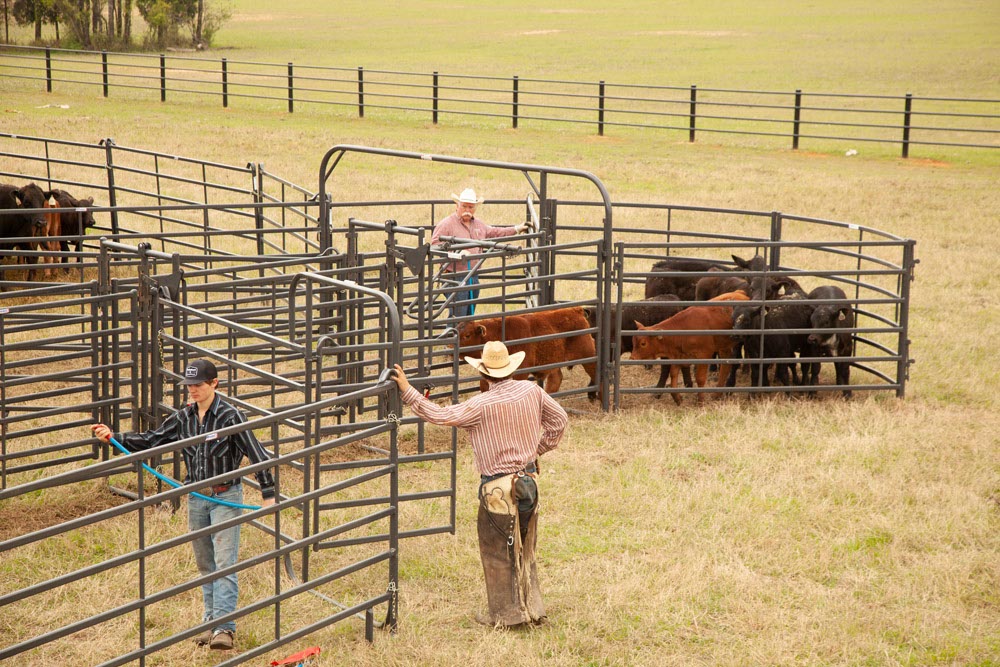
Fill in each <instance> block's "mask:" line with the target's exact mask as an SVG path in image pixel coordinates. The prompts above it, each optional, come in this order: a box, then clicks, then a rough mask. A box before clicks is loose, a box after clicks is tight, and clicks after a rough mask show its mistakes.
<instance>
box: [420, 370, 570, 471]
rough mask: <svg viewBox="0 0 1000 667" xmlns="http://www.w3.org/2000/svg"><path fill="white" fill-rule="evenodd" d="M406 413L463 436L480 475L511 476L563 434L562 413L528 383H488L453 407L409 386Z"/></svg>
mask: <svg viewBox="0 0 1000 667" xmlns="http://www.w3.org/2000/svg"><path fill="white" fill-rule="evenodd" d="M402 398H403V402H405V403H406V404H407V405H408V406H410V409H411V410H413V412H414V413H416V414H417V415H418V416H419V417H421V418H423V419H424V420H426V421H429V422H431V423H432V424H441V425H444V426H457V427H459V428H463V429H466V430H467V431H469V437H470V439H471V440H472V453H473V457H474V459H475V463H476V468H477V469H478V470H479V474H481V475H498V474H501V473H508V472H511V473H512V472H517V471H518V470H523V469H524V466H526V465H527V464H528V463H531V462H532V461H534V460H535V459H537V458H538V457H539V456H541V455H542V454H544V453H545V452H547V451H549V450H552V449H555V448H556V445H558V444H559V441H560V440H561V439H562V436H563V431H564V430H565V429H566V422H567V421H568V419H567V417H566V411H565V410H563V408H562V406H561V405H559V404H558V403H557V402H556V401H555V399H553V398H552V397H551V396H549V395H548V394H546V393H545V392H544V391H543V390H542V388H541V387H539V386H538V385H537V384H535V383H534V382H530V381H528V380H502V381H499V382H498V381H490V390H489V391H487V392H483V393H481V394H477V395H476V396H474V397H472V398H470V399H469V400H467V401H465V402H464V403H459V404H457V405H444V406H442V405H438V404H437V403H434V402H433V401H431V400H429V399H427V398H425V397H424V396H422V395H421V393H420V392H419V391H417V390H416V389H414V388H413V387H412V386H410V387H409V388H408V389H407V390H406V391H405V392H403V395H402Z"/></svg>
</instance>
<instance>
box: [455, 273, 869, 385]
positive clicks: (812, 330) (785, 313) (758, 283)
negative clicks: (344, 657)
mask: <svg viewBox="0 0 1000 667" xmlns="http://www.w3.org/2000/svg"><path fill="white" fill-rule="evenodd" d="M733 261H734V265H733V266H732V267H729V266H725V265H721V264H718V263H715V262H712V261H709V260H703V259H691V258H683V259H681V258H668V259H665V260H662V261H659V262H656V263H655V264H654V265H653V267H652V269H651V271H650V274H649V276H648V277H647V279H646V285H645V296H646V298H645V299H644V300H642V301H640V302H635V303H626V304H624V305H623V306H622V313H621V332H622V333H621V337H620V345H619V346H618V348H617V354H618V355H619V357H620V355H622V354H626V353H627V354H630V355H631V358H632V359H633V360H653V359H666V360H671V359H676V360H689V361H688V363H679V364H663V365H662V367H661V372H660V379H659V382H658V383H657V385H656V386H657V387H658V388H663V387H664V386H666V380H667V378H668V377H669V379H670V384H671V387H674V388H676V387H677V378H678V374H680V375H681V376H682V377H683V380H684V384H685V386H687V387H693V384H692V377H691V369H690V365H691V364H690V360H703V361H704V363H699V364H696V365H695V372H694V380H695V382H697V384H698V387H699V388H703V387H704V386H705V384H706V382H707V376H708V372H709V365H710V363H712V362H713V360H717V361H718V363H719V371H718V382H717V386H718V387H734V386H735V382H736V375H737V374H736V372H735V369H736V368H738V367H739V366H740V365H741V364H743V365H744V366H745V367H746V368H748V369H749V372H750V375H751V379H750V382H751V385H752V386H759V387H769V386H771V383H772V381H774V382H777V383H780V384H782V385H785V386H786V387H791V386H792V385H798V386H816V384H817V383H818V379H819V370H820V364H819V363H818V362H816V361H802V362H801V363H800V367H801V374H800V373H799V371H798V369H797V368H796V361H795V360H796V359H797V358H803V359H818V358H822V357H829V358H831V359H832V360H833V364H834V367H835V369H836V383H837V385H838V386H841V387H846V386H847V385H848V384H849V382H850V375H849V374H850V362H849V361H839V360H838V359H840V358H849V357H851V356H852V355H853V341H854V338H853V329H854V313H853V309H852V307H851V305H850V304H848V303H844V302H846V301H847V296H846V294H845V293H844V291H843V289H841V288H840V287H837V286H835V285H823V286H820V287H817V288H816V289H813V290H812V291H810V292H808V293H807V292H806V291H805V290H804V289H803V288H802V287H801V286H800V285H799V283H798V282H796V281H795V280H794V279H792V278H790V277H787V276H781V277H771V276H767V275H766V272H765V271H764V269H765V263H764V258H763V257H760V256H756V257H754V258H752V259H750V260H744V259H742V258H740V257H737V256H735V255H733ZM740 271H745V272H747V273H746V274H744V275H740V274H739V272H740ZM688 272H690V273H691V274H692V275H691V276H685V275H682V274H683V273H688ZM658 273H664V274H668V275H657V274H658ZM707 273H718V274H719V275H717V276H716V275H710V276H706V275H705V274H707ZM681 301H705V302H706V305H704V306H702V305H692V306H689V307H686V308H684V307H682V306H680V305H678V303H677V302H681ZM711 302H715V303H711ZM719 302H722V303H719ZM743 302H746V303H743ZM838 302H840V303H838ZM617 315H618V314H617V313H616V312H612V315H611V318H612V319H611V321H612V323H613V326H614V325H615V324H616V323H617V321H618V318H617ZM598 326H599V323H598V322H597V317H596V312H595V311H593V310H590V309H584V308H581V307H573V308H563V309H559V310H551V311H544V312H536V313H526V314H515V315H508V316H505V317H504V318H502V319H501V318H488V319H483V320H476V321H471V322H466V323H464V324H463V325H462V326H461V327H460V328H459V334H460V344H461V345H462V346H463V347H464V346H466V345H482V344H483V343H485V342H486V341H487V340H504V341H507V342H508V345H509V346H510V349H511V350H513V351H521V350H523V351H525V352H526V357H525V364H524V366H525V367H526V368H530V367H531V366H534V365H539V366H541V365H547V364H548V365H551V364H557V363H560V362H562V363H565V362H572V361H575V360H578V359H585V358H588V357H593V356H594V354H595V352H594V349H595V348H594V342H593V339H592V338H591V336H587V335H585V334H583V333H582V332H581V334H579V335H572V332H574V331H578V330H583V329H593V328H597V327H598ZM557 332H562V333H563V334H569V335H568V336H566V337H565V338H563V339H551V338H550V339H545V340H539V341H529V342H525V343H519V342H518V341H520V340H523V339H528V338H538V337H542V336H551V335H553V334H554V333H557ZM632 332H635V333H636V334H639V335H635V336H633V335H632ZM684 332H692V333H684ZM709 332H713V333H709ZM796 355H798V357H797V356H796ZM754 359H757V360H771V359H773V360H783V361H776V362H774V363H771V362H768V361H758V362H757V363H749V362H750V360H754ZM772 366H773V376H772V375H771V367H772ZM584 367H585V369H586V371H587V374H588V375H589V376H590V380H591V384H593V381H594V368H593V364H585V365H584ZM532 375H533V376H534V378H535V379H536V380H538V381H539V383H540V384H543V386H544V387H545V389H546V391H548V392H549V393H553V392H555V391H557V390H558V389H559V386H560V382H561V380H562V374H561V371H560V370H559V369H558V368H556V369H548V370H544V371H541V372H538V373H532ZM843 393H844V396H845V397H848V398H849V397H850V396H851V391H850V390H849V389H843ZM594 397H595V395H594V394H591V398H594ZM673 399H674V401H675V402H676V403H677V404H680V403H681V395H680V394H679V393H673ZM703 400H704V396H703V394H701V393H699V394H698V401H699V402H702V401H703Z"/></svg>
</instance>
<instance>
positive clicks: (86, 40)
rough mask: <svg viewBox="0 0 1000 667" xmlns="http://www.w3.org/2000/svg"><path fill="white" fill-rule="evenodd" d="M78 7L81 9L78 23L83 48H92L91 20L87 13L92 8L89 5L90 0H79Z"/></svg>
mask: <svg viewBox="0 0 1000 667" xmlns="http://www.w3.org/2000/svg"><path fill="white" fill-rule="evenodd" d="M76 7H77V9H78V10H79V12H80V13H79V16H77V24H78V25H79V26H80V34H79V35H78V37H79V38H80V43H81V44H82V45H83V48H85V49H89V48H90V22H89V21H88V20H87V14H89V13H90V12H89V11H88V10H89V9H90V8H89V6H88V0H77V3H76Z"/></svg>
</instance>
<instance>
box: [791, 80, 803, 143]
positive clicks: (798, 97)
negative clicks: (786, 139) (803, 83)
mask: <svg viewBox="0 0 1000 667" xmlns="http://www.w3.org/2000/svg"><path fill="white" fill-rule="evenodd" d="M801 112H802V91H801V90H800V89H798V88H796V90H795V122H794V123H792V150H793V151H797V150H798V149H799V120H800V118H801Z"/></svg>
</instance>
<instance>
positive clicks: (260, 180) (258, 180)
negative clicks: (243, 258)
mask: <svg viewBox="0 0 1000 667" xmlns="http://www.w3.org/2000/svg"><path fill="white" fill-rule="evenodd" d="M247 167H249V168H250V180H251V182H252V185H253V201H254V203H255V204H260V203H263V201H264V168H263V167H262V166H261V164H260V163H254V162H251V163H250V164H248V165H247ZM253 224H254V228H255V229H256V230H257V254H258V255H263V254H264V209H263V208H261V207H260V206H254V207H253Z"/></svg>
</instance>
